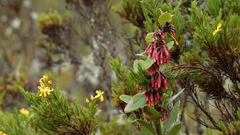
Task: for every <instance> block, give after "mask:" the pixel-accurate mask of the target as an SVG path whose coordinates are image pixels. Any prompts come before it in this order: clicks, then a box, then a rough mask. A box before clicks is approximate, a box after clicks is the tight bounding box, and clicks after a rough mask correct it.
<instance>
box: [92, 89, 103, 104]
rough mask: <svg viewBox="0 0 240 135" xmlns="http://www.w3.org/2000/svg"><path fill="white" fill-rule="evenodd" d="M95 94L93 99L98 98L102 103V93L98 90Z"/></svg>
mask: <svg viewBox="0 0 240 135" xmlns="http://www.w3.org/2000/svg"><path fill="white" fill-rule="evenodd" d="M96 93H97V95H96V96H95V97H94V98H99V97H100V100H101V102H102V101H103V100H104V99H103V96H102V95H103V94H104V92H102V91H100V90H97V91H96Z"/></svg>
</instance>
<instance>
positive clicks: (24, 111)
mask: <svg viewBox="0 0 240 135" xmlns="http://www.w3.org/2000/svg"><path fill="white" fill-rule="evenodd" d="M19 111H20V113H21V114H24V115H26V116H28V115H29V111H28V110H26V109H24V108H22V109H20V110H19ZM0 135H1V134H0Z"/></svg>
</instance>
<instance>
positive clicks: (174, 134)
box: [167, 123, 182, 135]
mask: <svg viewBox="0 0 240 135" xmlns="http://www.w3.org/2000/svg"><path fill="white" fill-rule="evenodd" d="M181 129H182V123H178V124H176V125H174V126H173V127H172V128H171V129H170V130H169V132H167V135H177V134H178V133H179V132H180V131H181Z"/></svg>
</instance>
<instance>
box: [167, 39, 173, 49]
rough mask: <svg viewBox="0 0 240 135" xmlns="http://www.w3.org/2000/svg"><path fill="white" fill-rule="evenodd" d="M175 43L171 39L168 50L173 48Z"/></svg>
mask: <svg viewBox="0 0 240 135" xmlns="http://www.w3.org/2000/svg"><path fill="white" fill-rule="evenodd" d="M173 44H174V42H173V41H170V42H168V43H167V47H168V50H171V48H172V47H173Z"/></svg>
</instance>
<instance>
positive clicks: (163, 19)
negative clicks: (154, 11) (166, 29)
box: [158, 12, 172, 25]
mask: <svg viewBox="0 0 240 135" xmlns="http://www.w3.org/2000/svg"><path fill="white" fill-rule="evenodd" d="M171 20H172V15H171V14H170V13H168V12H165V13H163V14H161V15H160V16H159V19H158V22H159V23H160V24H162V25H165V24H166V22H171Z"/></svg>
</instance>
